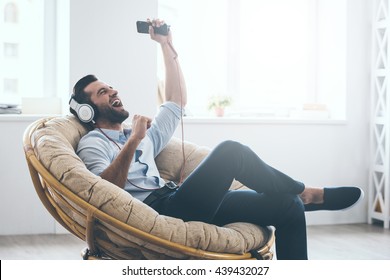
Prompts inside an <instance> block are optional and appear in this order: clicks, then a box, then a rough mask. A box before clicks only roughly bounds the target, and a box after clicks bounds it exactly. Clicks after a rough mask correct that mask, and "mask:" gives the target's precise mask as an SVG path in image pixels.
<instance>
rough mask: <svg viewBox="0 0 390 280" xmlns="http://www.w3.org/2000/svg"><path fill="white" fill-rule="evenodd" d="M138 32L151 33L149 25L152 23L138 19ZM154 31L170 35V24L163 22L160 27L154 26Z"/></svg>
mask: <svg viewBox="0 0 390 280" xmlns="http://www.w3.org/2000/svg"><path fill="white" fill-rule="evenodd" d="M136 24H137V32H138V33H146V34H149V26H150V23H149V22H147V21H137V22H136ZM154 32H155V33H157V34H160V35H165V36H166V35H168V33H169V25H167V24H165V23H164V24H163V25H161V26H160V27H154Z"/></svg>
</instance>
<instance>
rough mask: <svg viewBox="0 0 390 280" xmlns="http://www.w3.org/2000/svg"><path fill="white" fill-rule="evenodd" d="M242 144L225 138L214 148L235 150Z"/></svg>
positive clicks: (228, 150)
mask: <svg viewBox="0 0 390 280" xmlns="http://www.w3.org/2000/svg"><path fill="white" fill-rule="evenodd" d="M243 147H244V145H242V144H241V143H239V142H237V141H233V140H225V141H223V142H221V143H220V144H219V145H218V146H217V147H216V148H215V149H216V150H220V151H221V152H229V153H231V152H235V151H240V150H241V149H242V148H243Z"/></svg>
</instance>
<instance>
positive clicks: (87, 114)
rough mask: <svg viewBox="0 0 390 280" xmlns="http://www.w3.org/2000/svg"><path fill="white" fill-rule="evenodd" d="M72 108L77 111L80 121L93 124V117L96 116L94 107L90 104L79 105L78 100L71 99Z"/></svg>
mask: <svg viewBox="0 0 390 280" xmlns="http://www.w3.org/2000/svg"><path fill="white" fill-rule="evenodd" d="M69 106H70V108H72V109H73V110H75V112H76V114H77V117H78V118H79V120H80V121H82V122H85V123H89V122H93V117H94V116H95V111H94V110H93V108H92V106H91V105H89V104H85V103H84V104H79V103H78V102H77V101H76V100H74V99H73V98H71V99H70V102H69Z"/></svg>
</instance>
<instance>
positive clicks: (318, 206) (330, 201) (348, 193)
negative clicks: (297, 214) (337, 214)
mask: <svg viewBox="0 0 390 280" xmlns="http://www.w3.org/2000/svg"><path fill="white" fill-rule="evenodd" d="M300 197H301V199H302V201H303V203H304V204H305V211H318V210H346V209H348V208H350V207H352V206H354V205H355V204H356V203H358V202H359V201H360V200H361V199H362V198H363V197H364V192H363V190H362V189H360V188H358V187H325V188H305V190H304V191H303V192H302V193H301V195H300Z"/></svg>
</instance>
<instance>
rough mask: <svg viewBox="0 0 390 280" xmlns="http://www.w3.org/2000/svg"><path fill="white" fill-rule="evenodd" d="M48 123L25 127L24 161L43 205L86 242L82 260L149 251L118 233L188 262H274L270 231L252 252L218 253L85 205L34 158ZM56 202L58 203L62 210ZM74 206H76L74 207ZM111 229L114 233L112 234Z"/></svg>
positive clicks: (40, 121) (124, 255)
mask: <svg viewBox="0 0 390 280" xmlns="http://www.w3.org/2000/svg"><path fill="white" fill-rule="evenodd" d="M48 120H49V119H41V120H38V121H36V122H34V123H32V124H31V125H30V126H29V127H27V129H26V131H25V133H24V135H23V144H24V152H25V157H26V160H27V164H28V168H29V172H30V175H31V179H32V182H33V185H34V187H35V190H36V192H37V194H38V197H39V199H40V200H41V202H42V203H43V205H44V206H45V207H46V209H47V210H48V211H49V213H50V214H51V215H52V216H53V217H54V218H55V220H56V221H57V222H59V223H60V224H61V225H62V226H63V227H64V228H65V229H67V230H68V231H69V232H70V233H72V234H73V235H75V236H77V237H78V238H80V239H81V240H83V241H86V245H87V248H86V249H83V250H82V252H81V254H82V257H83V259H135V258H137V257H135V256H134V255H132V254H129V248H133V249H135V251H137V250H142V251H145V250H148V249H146V248H144V247H142V248H140V247H139V245H137V244H136V243H134V242H132V241H131V240H127V239H126V240H125V239H124V238H123V237H121V236H120V235H119V234H118V233H117V232H118V231H121V232H124V233H126V234H130V235H131V236H134V237H135V238H137V239H141V240H144V241H145V242H148V243H150V244H154V245H155V246H159V247H162V248H165V249H167V250H169V251H173V252H178V253H180V254H183V255H185V256H187V259H215V260H249V259H266V260H270V259H272V258H273V252H272V246H273V244H274V241H275V235H274V229H273V228H272V227H269V228H268V229H269V239H268V240H267V242H266V244H265V245H264V246H262V247H261V248H259V249H257V250H255V251H251V252H247V253H244V254H230V253H217V252H210V251H205V250H200V249H196V248H191V247H188V246H185V245H181V244H177V243H174V242H171V241H169V240H165V239H162V238H160V237H156V236H153V235H152V234H150V233H147V232H143V231H141V230H139V229H137V228H135V227H133V226H130V225H128V224H126V223H123V222H121V221H119V220H117V219H115V218H113V217H111V216H109V215H107V214H106V213H104V212H103V211H101V210H99V209H97V208H96V207H94V206H93V205H91V204H89V203H87V202H86V201H84V200H83V199H81V198H80V197H79V196H77V195H76V194H74V193H73V192H72V191H70V190H69V189H68V188H67V187H66V186H65V185H63V184H62V183H60V182H59V181H58V180H57V179H56V178H55V177H54V176H53V175H52V174H51V173H50V172H49V171H48V170H47V169H46V168H45V167H44V166H43V164H42V163H41V162H40V161H39V159H38V158H37V155H36V153H35V151H34V145H33V134H34V132H35V131H36V130H37V129H39V128H40V127H42V126H44V123H45V122H47V121H48ZM59 202H60V203H61V207H60V205H59ZM64 205H65V207H66V209H67V211H71V212H72V215H77V216H79V217H80V218H81V219H82V220H83V221H84V225H82V224H81V223H79V222H76V221H75V219H73V218H72V217H71V215H69V212H68V214H67V213H66V212H65V211H64V210H63V208H64ZM74 205H77V207H75V206H74ZM113 229H115V231H114V230H113ZM97 231H100V232H102V231H103V232H110V234H111V235H115V236H116V238H118V239H120V240H121V243H122V244H125V246H123V248H122V247H118V246H117V245H116V244H113V243H111V242H107V240H103V239H101V238H99V236H98V235H97V234H95V233H96V232H97ZM130 251H131V250H130Z"/></svg>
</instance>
